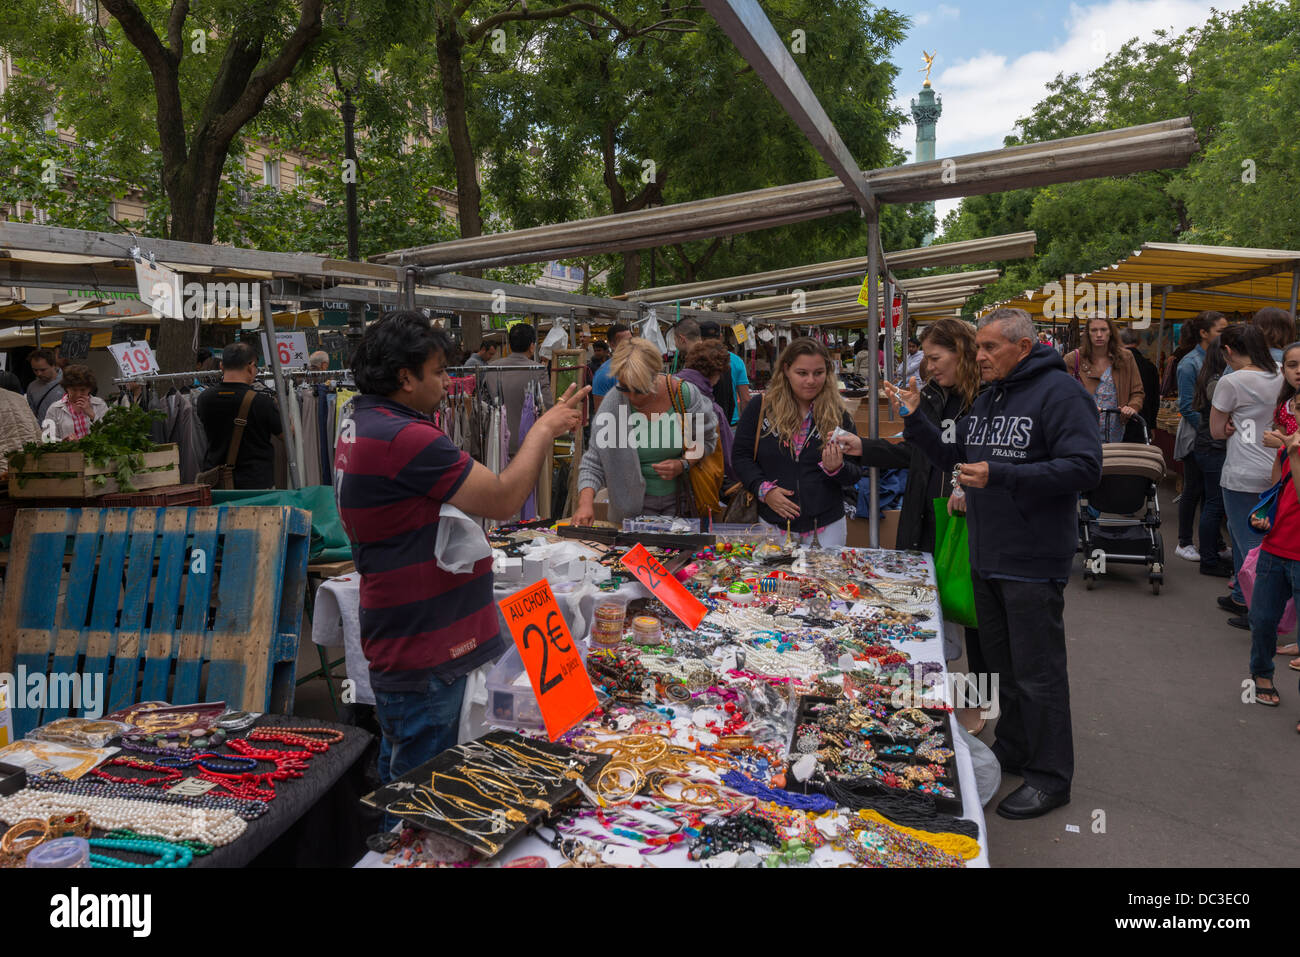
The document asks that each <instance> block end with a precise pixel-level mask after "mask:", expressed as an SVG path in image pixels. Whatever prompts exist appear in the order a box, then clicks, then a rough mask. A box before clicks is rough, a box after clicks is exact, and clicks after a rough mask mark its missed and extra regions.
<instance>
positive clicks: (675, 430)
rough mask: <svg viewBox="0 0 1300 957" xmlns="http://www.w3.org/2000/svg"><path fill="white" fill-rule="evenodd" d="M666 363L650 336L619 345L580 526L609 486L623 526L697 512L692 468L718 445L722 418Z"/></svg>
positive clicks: (588, 457)
mask: <svg viewBox="0 0 1300 957" xmlns="http://www.w3.org/2000/svg"><path fill="white" fill-rule="evenodd" d="M663 369H664V360H663V356H661V355H660V354H659V350H657V349H656V348H655V347H654V346H653V345H651V344H650V343H649V342H647V341H646V340H645V339H631V340H629V341H627V342H623V343H621V344H620V345H619V346H618V348H617V349H615V350H614V356H613V358H611V359H610V360H609V370H610V374H611V375H612V377H613V379H614V382H615V386H614V388H612V389H610V390H609V392H607V393H605V396H604V398H603V399H602V400H601V403H600V409H599V411H597V413H596V416H595V418H594V419H593V420H592V423H591V444H590V445H589V446H588V448H587V451H586V452H585V453H583V456H582V464H581V465H580V466H579V469H578V507H577V509H576V510H575V511H574V513H573V524H574V525H590V524H591V523H592V521H593V520H594V519H595V512H596V504H595V503H596V492H597V491H598V490H600V489H602V488H607V489H609V491H610V496H609V520H610V521H611V522H613V523H614V524H615V525H616V526H619V527H620V528H621V527H622V525H623V519H625V518H636V517H637V516H639V515H670V516H690V515H692V514H693V512H694V508H693V504H694V503H693V499H692V493H691V486H690V482H689V480H688V478H687V477H686V473H687V472H688V471H689V470H690V468H691V465H692V463H694V462H698V461H699V460H700V459H701V458H703V457H704V456H706V455H708V454H710V453H711V452H712V451H713V450H714V449H715V448H717V444H718V419H717V416H716V415H715V414H714V411H713V400H712V398H710V397H708V396H706V395H705V394H704V393H703V391H702V390H700V389H699V388H698V387H696V386H692V385H690V384H689V383H687V382H683V381H682V380H681V379H679V378H677V377H676V376H670V375H666V374H665V373H664V371H663Z"/></svg>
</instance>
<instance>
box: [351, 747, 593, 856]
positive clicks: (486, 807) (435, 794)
mask: <svg viewBox="0 0 1300 957" xmlns="http://www.w3.org/2000/svg"><path fill="white" fill-rule="evenodd" d="M610 760H611V759H610V756H609V755H606V754H591V753H589V752H586V751H577V750H575V749H573V748H570V747H568V746H567V745H563V744H556V743H552V742H550V741H539V740H536V739H533V738H525V737H523V736H522V735H519V734H515V733H514V732H511V731H491V732H489V733H488V734H485V735H483V736H482V737H480V738H476V739H475V740H473V741H470V742H467V743H466V744H460V745H457V746H456V747H454V748H449V749H448V750H446V751H444V752H442V753H441V754H439V755H438V756H437V757H436V758H434V759H433V760H431V761H427V762H425V763H424V764H422V765H420V766H419V767H418V768H415V769H414V770H413V771H410V772H408V773H407V774H404V775H402V776H401V777H400V778H398V779H397V780H395V781H391V782H390V783H388V784H386V785H385V786H384V787H381V788H379V789H378V790H376V791H374V792H372V793H371V794H368V795H366V796H365V797H364V798H362V801H363V802H364V803H366V804H368V805H370V806H371V807H376V808H380V809H382V810H384V811H385V812H387V813H388V814H390V815H392V816H393V817H396V818H397V819H399V820H401V821H403V822H406V823H409V824H412V825H415V826H416V827H421V828H424V829H426V830H429V831H433V832H434V833H436V834H440V835H442V836H444V837H448V838H451V839H452V840H454V841H457V842H458V843H461V844H466V845H468V846H469V847H471V848H473V849H474V850H476V851H478V852H480V853H481V854H483V855H484V856H485V857H492V856H493V855H495V854H496V853H497V852H499V851H500V850H501V849H502V848H503V847H505V846H506V845H507V844H508V843H509V842H510V841H511V840H513V839H514V838H515V837H517V836H518V835H519V834H520V833H522V832H523V831H525V830H526V829H527V828H529V827H530V826H532V825H533V824H535V823H536V822H537V821H539V820H540V819H541V818H542V817H544V816H545V815H546V814H548V813H550V812H551V811H552V810H554V808H555V807H556V806H557V805H559V804H562V803H563V802H565V801H567V800H568V799H570V798H571V797H573V795H574V794H575V793H576V792H577V791H578V787H579V783H578V782H579V779H581V781H582V782H583V784H584V785H587V786H593V785H594V784H595V783H596V779H597V778H598V777H599V775H600V772H601V771H602V770H603V769H604V767H605V765H606V764H608V763H609V761H610Z"/></svg>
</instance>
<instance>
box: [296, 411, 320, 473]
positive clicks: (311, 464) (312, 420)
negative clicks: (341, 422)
mask: <svg viewBox="0 0 1300 957" xmlns="http://www.w3.org/2000/svg"><path fill="white" fill-rule="evenodd" d="M294 401H296V402H297V403H298V409H299V414H300V415H301V416H302V459H303V472H304V474H303V475H302V484H303V485H304V486H308V485H320V484H322V483H321V474H320V428H319V426H318V425H317V421H316V420H317V408H318V407H317V404H316V390H315V389H314V388H313V387H312V386H301V387H299V388H298V389H296V390H295V391H294Z"/></svg>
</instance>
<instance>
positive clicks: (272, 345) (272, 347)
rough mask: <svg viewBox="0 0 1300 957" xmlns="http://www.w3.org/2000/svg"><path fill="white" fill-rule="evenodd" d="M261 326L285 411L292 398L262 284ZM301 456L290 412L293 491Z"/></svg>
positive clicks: (268, 290) (299, 482)
mask: <svg viewBox="0 0 1300 957" xmlns="http://www.w3.org/2000/svg"><path fill="white" fill-rule="evenodd" d="M262 324H263V325H264V326H266V348H267V351H268V352H270V353H271V355H270V356H269V362H270V365H271V376H272V378H274V379H275V394H276V397H277V398H278V399H279V400H280V407H281V408H283V409H286V410H289V409H291V406H290V403H291V402H292V396H290V395H289V390H288V388H287V387H286V380H285V378H284V370H283V369H281V368H280V349H279V347H278V346H277V345H276V341H275V317H274V316H273V315H272V314H271V286H270V284H269V283H262ZM301 455H302V426H301V424H299V425H298V426H297V427H296V428H295V425H294V419H293V415H292V412H290V416H289V486H290V487H291V488H293V489H295V490H297V489H300V488H302V480H301V478H300V477H299V475H298V460H299V458H300V457H301Z"/></svg>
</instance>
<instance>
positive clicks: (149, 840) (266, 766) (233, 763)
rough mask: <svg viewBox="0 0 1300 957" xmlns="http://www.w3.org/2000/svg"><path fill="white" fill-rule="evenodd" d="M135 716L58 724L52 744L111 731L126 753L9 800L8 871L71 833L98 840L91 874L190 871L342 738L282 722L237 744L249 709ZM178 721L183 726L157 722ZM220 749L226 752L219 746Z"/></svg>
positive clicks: (0, 817) (3, 850)
mask: <svg viewBox="0 0 1300 957" xmlns="http://www.w3.org/2000/svg"><path fill="white" fill-rule="evenodd" d="M196 707H198V708H203V707H207V706H196ZM218 710H220V709H218ZM130 717H131V718H132V719H133V720H134V719H139V720H140V722H141V723H140V724H119V723H117V722H112V721H109V722H86V721H83V720H82V719H68V718H64V719H59V720H58V721H56V722H52V723H51V725H52V727H53V730H52V732H51V734H52V739H53V740H59V741H81V742H83V743H84V744H86V745H87V746H89V745H91V744H95V745H100V744H103V743H105V742H104V741H102V740H101V739H100V738H98V737H95V736H96V735H102V734H104V733H105V732H107V731H110V730H114V731H115V732H116V733H117V734H119V735H120V737H119V738H117V739H116V740H117V741H118V742H119V743H120V745H121V747H122V749H123V750H122V751H121V752H119V753H117V754H115V755H113V756H111V757H109V758H107V759H104V760H101V761H100V763H97V764H94V765H93V766H91V767H88V768H86V769H85V772H84V773H79V775H78V776H77V777H72V776H68V775H65V774H60V773H57V772H55V771H46V772H45V773H39V774H30V773H29V774H28V776H27V779H26V786H25V787H24V788H22V789H21V790H19V791H17V792H15V793H13V794H11V795H8V796H4V797H0V821H5V822H11V823H12V826H11V827H10V828H9V829H8V831H7V832H5V834H4V837H3V838H0V867H21V866H23V863H24V861H25V859H26V857H27V855H28V854H29V853H30V852H31V851H32V850H33V849H34V848H35V847H37V846H38V845H41V844H45V843H47V842H49V841H52V840H55V839H58V838H62V837H78V838H83V839H87V840H89V846H90V853H89V857H88V861H89V866H92V867H187V866H188V865H189V864H190V863H191V862H192V861H193V859H194V858H195V857H201V856H204V855H206V854H209V853H211V852H212V850H213V849H214V848H217V847H224V846H225V845H228V844H230V843H231V842H233V841H235V840H237V839H238V838H239V837H240V836H241V835H242V834H243V833H244V831H245V830H246V829H247V827H248V822H250V821H253V820H256V819H257V818H259V817H261V816H262V815H263V814H265V813H266V812H267V810H268V809H269V807H270V805H269V803H268V802H270V801H271V800H273V799H274V798H275V796H276V792H275V786H276V782H279V781H283V780H286V779H288V778H291V777H301V776H302V775H303V773H304V772H305V771H306V770H307V768H308V766H309V762H310V760H311V758H312V757H313V756H314V755H318V754H321V753H323V752H325V751H328V750H329V748H330V746H331V745H333V744H337V743H339V742H340V741H342V740H343V733H342V732H341V731H337V730H335V729H333V728H325V727H285V726H279V725H268V726H263V727H256V728H252V730H250V731H248V733H247V734H246V735H245V736H244V737H233V736H232V735H235V734H238V733H240V732H241V731H242V730H244V729H248V728H250V727H251V725H252V724H253V721H254V718H253V716H251V715H247V714H245V713H244V712H227V713H226V714H223V715H220V716H219V717H214V718H212V719H211V720H208V721H207V723H204V721H205V720H206V719H204V718H202V717H201V716H196V714H195V713H193V712H179V711H176V709H167V712H166V713H163V712H162V711H157V712H155V711H150V710H145V709H140V710H138V711H136V712H135V713H133V714H132V715H130ZM170 724H176V725H178V727H159V725H170ZM123 729H125V730H123ZM42 730H47V731H48V730H49V728H46V729H42ZM223 745H224V747H225V748H226V749H228V751H220V752H219V751H217V750H216V749H217V748H220V747H222V746H223ZM229 752H233V753H229ZM88 760H89V759H88ZM77 770H78V772H81V770H82V769H80V768H78V769H77ZM38 825H39V827H38ZM101 832H108V833H107V834H105V835H104V836H98V835H100V834H101ZM120 853H123V854H126V855H128V857H125V858H122V857H118V856H116V855H117V854H120ZM141 858H146V859H147V858H153V859H154V860H153V861H152V862H151V863H140V860H139V859H141Z"/></svg>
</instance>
